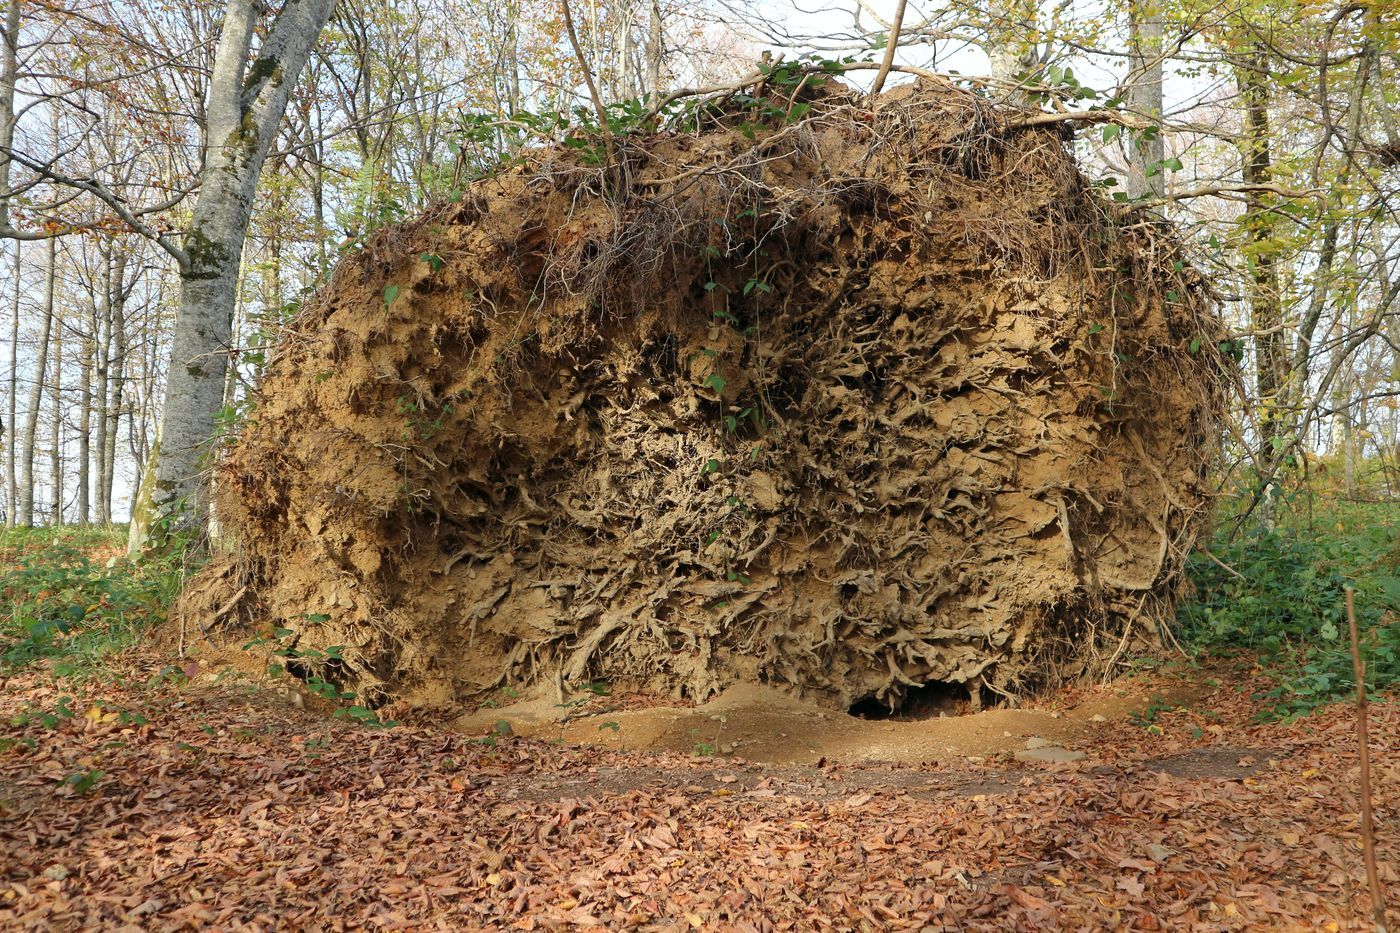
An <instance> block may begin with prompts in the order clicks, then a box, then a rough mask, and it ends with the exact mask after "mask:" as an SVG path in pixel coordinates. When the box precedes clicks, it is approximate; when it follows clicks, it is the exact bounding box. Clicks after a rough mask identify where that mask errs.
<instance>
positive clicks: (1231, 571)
mask: <svg viewBox="0 0 1400 933" xmlns="http://www.w3.org/2000/svg"><path fill="white" fill-rule="evenodd" d="M1201 553H1202V554H1204V555H1205V556H1207V557H1209V558H1210V559H1211V560H1212V561H1214V562H1215V566H1217V567H1219V568H1220V569H1221V570H1223V571H1225V572H1226V573H1228V574H1233V575H1234V576H1236V577H1239V578H1240V579H1241V580H1248V579H1249V578H1248V577H1246V576H1245V575H1244V574H1242V573H1240V572H1239V571H1238V570H1236V569H1235V568H1234V567H1231V566H1230V565H1229V564H1227V563H1225V562H1224V561H1223V560H1221V559H1220V558H1218V557H1216V556H1215V555H1214V554H1212V553H1211V552H1210V549H1209V548H1201Z"/></svg>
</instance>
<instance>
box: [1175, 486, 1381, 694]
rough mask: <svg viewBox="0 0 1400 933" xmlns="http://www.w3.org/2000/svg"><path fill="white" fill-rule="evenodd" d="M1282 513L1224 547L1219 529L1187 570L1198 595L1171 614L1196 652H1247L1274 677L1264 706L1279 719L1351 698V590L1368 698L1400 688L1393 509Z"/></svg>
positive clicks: (1299, 508)
mask: <svg viewBox="0 0 1400 933" xmlns="http://www.w3.org/2000/svg"><path fill="white" fill-rule="evenodd" d="M1291 505H1292V506H1294V507H1292V508H1289V509H1287V510H1286V511H1285V513H1284V514H1282V515H1280V517H1279V519H1278V521H1277V522H1276V523H1275V524H1274V526H1273V527H1272V528H1269V527H1264V526H1262V525H1261V524H1258V523H1256V524H1254V525H1253V526H1252V527H1248V528H1246V530H1244V531H1241V532H1240V533H1238V534H1236V535H1234V536H1233V537H1231V536H1230V534H1229V532H1230V530H1231V527H1230V523H1229V522H1221V528H1220V529H1219V530H1218V531H1217V534H1216V537H1215V540H1214V541H1212V542H1210V543H1209V545H1208V546H1207V548H1205V549H1204V550H1201V551H1198V552H1196V553H1195V554H1193V555H1192V556H1191V558H1190V560H1189V562H1188V564H1187V571H1188V573H1189V574H1190V575H1191V579H1192V580H1193V582H1194V583H1195V585H1196V589H1197V595H1196V598H1195V599H1191V600H1188V601H1187V602H1185V603H1183V604H1182V606H1181V608H1180V610H1179V613H1178V619H1179V622H1180V626H1181V630H1180V634H1181V636H1182V638H1183V641H1184V642H1185V643H1186V644H1188V645H1189V646H1191V647H1193V648H1194V649H1196V650H1198V651H1202V652H1219V651H1222V650H1229V649H1246V650H1249V651H1251V652H1253V653H1255V654H1256V655H1257V656H1258V658H1259V661H1260V663H1261V664H1263V665H1265V666H1267V667H1269V668H1272V669H1273V670H1274V672H1275V679H1276V686H1275V687H1274V689H1273V690H1271V691H1270V692H1269V694H1268V697H1267V698H1268V699H1270V700H1271V701H1273V714H1274V715H1275V716H1277V717H1280V718H1294V717H1297V716H1299V715H1306V714H1307V713H1310V712H1312V710H1314V709H1315V708H1317V707H1318V706H1321V705H1322V704H1325V703H1331V702H1335V701H1338V700H1346V699H1349V698H1350V697H1351V696H1352V695H1353V693H1354V691H1355V689H1356V678H1355V676H1354V674H1353V673H1352V663H1351V644H1350V639H1349V637H1348V632H1347V618H1346V608H1345V588H1346V587H1347V586H1348V585H1350V586H1352V587H1354V588H1355V589H1356V617H1357V618H1356V621H1357V626H1358V628H1359V630H1360V635H1361V638H1360V642H1361V652H1362V657H1363V658H1364V659H1365V661H1366V671H1367V682H1368V687H1369V689H1370V690H1372V691H1384V690H1389V689H1394V688H1395V687H1396V686H1400V624H1396V621H1395V620H1396V614H1397V612H1400V573H1397V564H1400V524H1397V516H1398V515H1400V506H1397V505H1395V504H1390V503H1352V502H1333V503H1323V502H1321V501H1316V502H1314V503H1313V504H1312V506H1313V507H1312V508H1309V507H1308V503H1306V502H1305V501H1304V502H1298V503H1292V504H1291Z"/></svg>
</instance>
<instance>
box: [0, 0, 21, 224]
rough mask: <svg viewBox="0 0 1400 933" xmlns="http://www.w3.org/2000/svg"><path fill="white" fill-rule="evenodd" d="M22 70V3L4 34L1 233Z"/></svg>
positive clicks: (0, 63) (6, 217)
mask: <svg viewBox="0 0 1400 933" xmlns="http://www.w3.org/2000/svg"><path fill="white" fill-rule="evenodd" d="M18 70H19V0H10V5H9V6H8V7H7V8H6V10H5V24H4V26H3V31H0V230H3V229H5V228H6V227H8V226H9V224H10V155H9V153H10V147H11V146H12V145H14V141H15V77H16V75H17V73H18Z"/></svg>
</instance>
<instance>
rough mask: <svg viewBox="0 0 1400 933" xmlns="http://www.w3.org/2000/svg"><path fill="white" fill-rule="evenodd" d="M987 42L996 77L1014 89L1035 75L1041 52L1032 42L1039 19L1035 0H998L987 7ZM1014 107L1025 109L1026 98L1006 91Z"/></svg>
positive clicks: (1016, 91)
mask: <svg viewBox="0 0 1400 933" xmlns="http://www.w3.org/2000/svg"><path fill="white" fill-rule="evenodd" d="M986 10H987V39H986V43H985V45H984V49H985V50H986V53H987V58H988V59H989V60H990V63H991V71H992V75H991V76H992V77H993V78H995V79H996V80H997V81H999V82H1002V83H1003V84H1004V85H1008V86H1014V85H1016V84H1018V83H1019V82H1020V80H1021V76H1022V75H1027V74H1030V73H1031V72H1033V71H1035V70H1036V68H1037V66H1038V65H1039V64H1040V50H1039V48H1037V45H1036V43H1035V41H1034V40H1033V39H1032V38H1031V36H1032V34H1033V33H1034V31H1035V23H1036V20H1037V18H1038V5H1037V4H1036V3H1035V2H1034V0H995V2H992V3H990V4H989V5H988V6H987V7H986ZM1003 93H1005V94H1006V99H1007V100H1008V101H1009V102H1010V103H1014V104H1018V105H1022V106H1024V105H1025V104H1026V103H1027V100H1026V95H1025V94H1024V93H1023V92H1021V91H1018V90H1015V89H1014V88H1010V87H1009V88H1007V89H1006V90H1004V91H1003Z"/></svg>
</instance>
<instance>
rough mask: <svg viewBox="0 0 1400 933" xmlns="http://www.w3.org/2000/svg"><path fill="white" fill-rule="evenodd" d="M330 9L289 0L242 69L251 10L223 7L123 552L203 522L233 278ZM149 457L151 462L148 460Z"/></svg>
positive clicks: (327, 0)
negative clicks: (161, 388)
mask: <svg viewBox="0 0 1400 933" xmlns="http://www.w3.org/2000/svg"><path fill="white" fill-rule="evenodd" d="M334 5H335V0H289V2H288V3H287V4H286V5H285V6H283V7H282V9H281V11H280V12H279V13H277V15H276V17H275V19H274V20H273V22H272V25H271V27H270V28H269V29H268V31H267V33H266V35H265V37H264V39H263V41H262V45H261V47H260V48H259V50H258V54H257V56H256V57H255V58H254V59H253V61H252V63H251V64H249V63H248V54H249V51H250V49H251V47H252V39H253V32H254V27H255V26H256V25H257V21H258V14H257V10H258V7H257V6H255V4H254V2H253V0H230V2H229V4H228V9H227V11H226V13H225V15H224V22H223V27H222V29H221V31H220V35H219V47H218V51H217V53H216V56H215V60H214V73H213V76H212V78H211V80H210V86H209V108H208V115H207V121H206V123H207V133H208V137H207V150H206V152H205V159H204V168H203V170H202V172H201V175H200V188H199V195H198V197H197V198H196V200H195V204H194V211H193V215H192V217H191V218H190V225H189V229H188V232H187V233H186V234H185V237H184V253H185V261H184V262H183V263H182V268H181V271H180V300H179V307H178V310H177V312H176V318H175V328H174V335H173V341H172V347H171V353H170V368H169V373H168V376H167V380H166V392H165V406H164V409H163V411H162V417H161V427H160V438H161V441H160V445H159V459H158V461H157V462H156V464H155V468H154V470H153V471H152V470H148V471H147V473H148V475H151V476H152V480H151V482H152V484H153V485H152V488H150V489H148V490H143V491H142V493H141V496H140V500H144V501H145V502H146V503H148V504H149V507H148V508H140V507H139V501H140V500H138V507H133V514H132V521H131V538H130V545H131V547H132V548H133V549H139V548H141V547H142V546H144V545H147V544H159V543H160V539H163V538H164V536H165V535H166V533H168V532H169V531H171V530H175V529H177V528H187V527H193V526H195V525H198V524H200V523H202V522H203V521H204V519H205V517H206V515H207V507H208V504H207V497H206V495H205V483H204V481H203V479H202V476H201V474H202V472H203V470H204V469H205V467H206V466H207V464H206V463H205V462H204V453H205V442H206V441H208V439H209V438H210V436H211V435H212V434H213V432H214V425H215V418H216V417H217V415H218V412H219V409H220V407H221V406H222V405H223V394H224V372H225V369H226V367H227V365H228V354H229V350H230V347H231V341H232V336H233V313H234V303H235V296H236V294H237V286H238V270H239V266H240V264H241V260H242V257H243V242H244V239H245V237H246V235H247V231H248V218H249V216H250V214H251V213H252V209H253V196H254V194H255V193H256V191H257V185H258V175H259V173H260V172H261V170H262V164H263V160H264V158H265V157H266V155H267V150H268V148H269V146H270V145H271V144H272V141H273V138H274V136H275V134H276V131H277V126H278V123H279V122H280V121H281V119H282V114H283V112H284V111H285V109H286V106H287V99H288V98H289V97H290V95H291V92H292V88H293V86H294V85H295V84H296V81H297V77H298V75H300V74H301V71H302V68H303V67H304V66H305V64H306V60H307V58H308V57H309V56H310V54H311V49H312V46H313V45H314V44H315V42H316V39H317V37H318V36H319V35H320V33H321V28H322V27H323V26H324V25H325V23H326V20H327V19H329V17H330V14H331V10H332V9H333V8H334ZM152 456H156V454H155V452H153V453H152Z"/></svg>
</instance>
